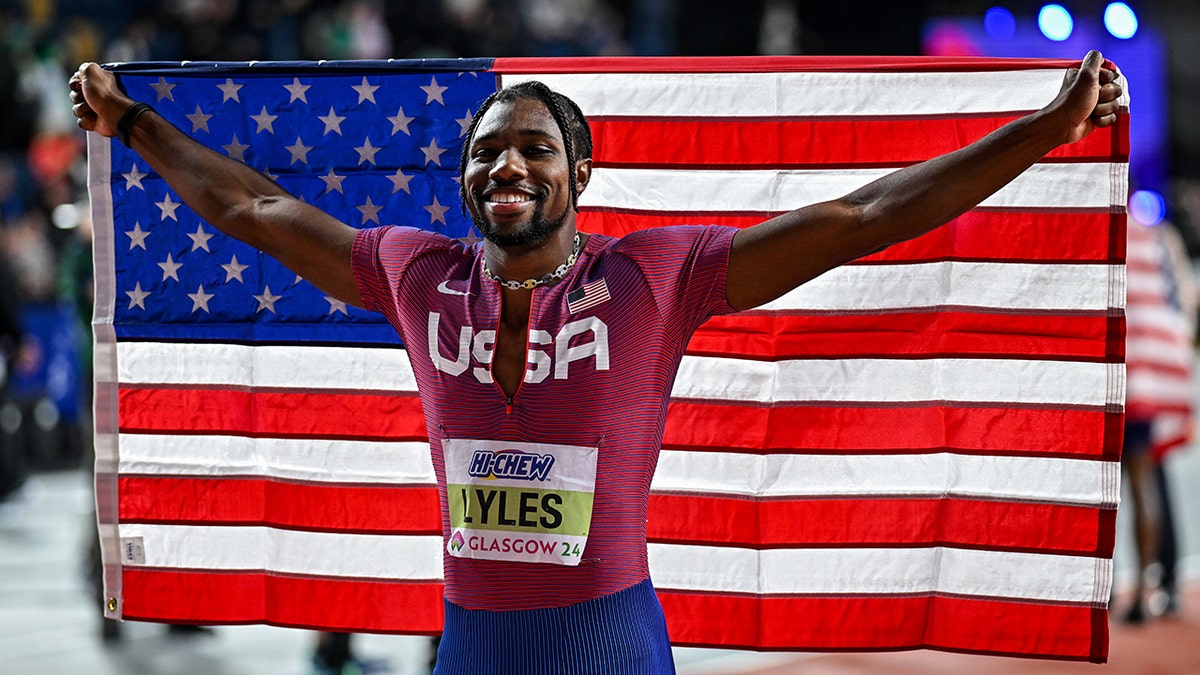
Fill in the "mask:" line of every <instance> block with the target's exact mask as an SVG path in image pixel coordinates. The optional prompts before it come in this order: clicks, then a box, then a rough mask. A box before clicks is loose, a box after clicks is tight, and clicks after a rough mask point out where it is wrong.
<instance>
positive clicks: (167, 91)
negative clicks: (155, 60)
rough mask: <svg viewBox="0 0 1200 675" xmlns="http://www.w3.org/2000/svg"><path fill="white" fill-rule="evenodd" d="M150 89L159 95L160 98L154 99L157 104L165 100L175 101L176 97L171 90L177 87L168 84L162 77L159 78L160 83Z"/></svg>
mask: <svg viewBox="0 0 1200 675" xmlns="http://www.w3.org/2000/svg"><path fill="white" fill-rule="evenodd" d="M150 88H151V89H153V90H154V93H155V94H157V95H158V98H156V99H154V100H155V102H156V103H157V102H158V101H161V100H163V99H164V98H165V99H167V100H168V101H174V100H175V95H174V94H172V93H171V90H172V89H174V88H175V85H174V84H168V83H167V81H166V80H165V79H163V78H161V77H160V78H158V82H156V83H154V84H151V85H150Z"/></svg>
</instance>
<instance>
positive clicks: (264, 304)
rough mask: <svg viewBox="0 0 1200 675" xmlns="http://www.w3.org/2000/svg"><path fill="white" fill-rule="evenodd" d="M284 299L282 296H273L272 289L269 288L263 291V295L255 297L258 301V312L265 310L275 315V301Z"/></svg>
mask: <svg viewBox="0 0 1200 675" xmlns="http://www.w3.org/2000/svg"><path fill="white" fill-rule="evenodd" d="M282 297H283V296H282V295H272V294H271V287H270V286H267V287H266V288H264V289H263V292H262V294H261V295H256V296H254V299H255V300H257V301H258V309H257V310H256V311H259V312H261V311H263V310H264V309H265V310H267V311H268V312H270V313H272V314H274V313H275V301H276V300H278V299H280V298H282Z"/></svg>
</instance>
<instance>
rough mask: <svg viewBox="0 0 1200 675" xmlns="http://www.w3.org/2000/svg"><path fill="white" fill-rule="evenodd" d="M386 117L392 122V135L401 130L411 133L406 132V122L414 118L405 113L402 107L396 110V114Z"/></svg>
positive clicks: (406, 132)
mask: <svg viewBox="0 0 1200 675" xmlns="http://www.w3.org/2000/svg"><path fill="white" fill-rule="evenodd" d="M387 119H388V121H389V122H391V123H392V135H393V136H395V135H396V134H397V133H398V132H401V131H403V132H404V133H405V134H408V135H411V134H409V133H408V123H409V122H411V121H413V120H414V119H416V118H415V117H409V116H408V115H405V114H404V108H400V109H399V110H397V111H396V114H395V115H394V116H393V117H389V118H387Z"/></svg>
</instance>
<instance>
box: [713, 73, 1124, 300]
mask: <svg viewBox="0 0 1200 675" xmlns="http://www.w3.org/2000/svg"><path fill="white" fill-rule="evenodd" d="M1103 63H1104V58H1103V57H1102V56H1101V55H1100V53H1099V52H1096V51H1092V52H1089V53H1088V55H1087V57H1086V58H1085V59H1084V60H1083V63H1082V65H1081V66H1080V67H1079V68H1077V69H1076V68H1072V69H1070V70H1068V71H1067V74H1066V78H1065V80H1064V82H1063V86H1062V90H1061V91H1060V92H1059V94H1058V96H1057V97H1056V98H1055V99H1054V101H1052V102H1051V103H1050V104H1049V105H1047V106H1046V107H1045V108H1043V109H1041V110H1039V111H1038V112H1036V113H1033V114H1031V115H1029V116H1027V117H1024V118H1022V119H1019V120H1016V121H1014V122H1011V123H1010V124H1007V125H1005V126H1004V127H1002V128H1000V129H997V130H996V131H994V132H992V133H991V134H988V135H987V136H985V137H984V138H982V139H980V140H978V141H976V142H975V143H972V144H971V145H968V146H967V147H965V148H962V149H960V150H956V151H954V152H951V153H949V154H946V155H943V156H941V157H936V158H934V159H931V160H928V161H926V162H922V163H920V164H916V165H913V166H910V167H907V168H904V169H901V170H899V171H896V172H894V173H891V174H888V175H887V176H884V177H883V178H880V179H879V180H876V181H874V182H872V183H869V184H867V185H865V186H863V187H862V188H859V189H858V190H855V191H854V192H852V193H850V194H848V195H846V196H845V197H842V198H840V199H835V200H832V201H828V202H821V203H819V204H813V205H810V206H806V207H803V208H800V209H797V210H795V211H792V212H790V213H785V214H784V215H782V216H779V217H777V218H773V219H771V220H768V221H766V222H764V223H760V224H758V225H755V226H754V227H751V228H747V229H745V230H742V231H740V232H738V233H737V235H736V236H735V237H734V239H733V248H732V251H731V253H730V261H729V277H728V283H727V286H726V291H725V295H726V299H727V300H728V301H729V304H730V305H731V306H733V307H734V308H736V309H749V308H751V307H757V306H759V305H761V304H764V303H766V302H770V301H771V300H774V299H775V298H778V297H780V296H781V295H783V294H785V293H787V292H788V291H790V290H792V289H793V288H795V287H797V286H799V285H800V284H802V283H804V282H806V281H808V280H810V279H812V278H814V277H816V276H818V275H820V274H822V273H824V272H825V271H827V270H829V269H832V268H834V267H837V266H838V265H841V264H843V263H846V262H849V261H851V260H854V259H856V258H860V257H862V256H864V255H867V254H869V253H873V252H875V251H878V250H880V249H882V248H885V247H887V246H890V245H891V244H895V243H897V242H900V241H904V240H906V239H911V238H913V237H916V236H919V235H921V234H924V233H925V232H928V231H929V230H932V229H934V228H936V227H938V226H940V225H942V224H943V223H946V222H948V221H950V220H952V219H954V218H956V217H957V216H959V215H961V214H962V213H964V212H966V211H967V210H969V209H971V208H972V207H974V206H975V205H976V204H978V203H979V202H981V201H983V200H984V199H986V198H987V197H988V196H990V195H991V194H992V193H994V192H996V191H997V190H999V189H1000V188H1002V187H1004V186H1005V185H1006V184H1008V183H1009V182H1010V181H1012V180H1013V179H1014V178H1016V177H1017V176H1018V175H1020V174H1021V172H1023V171H1025V170H1026V169H1028V168H1029V167H1030V166H1032V165H1033V164H1034V163H1035V162H1037V161H1038V160H1039V159H1041V158H1042V157H1043V156H1044V155H1045V154H1046V153H1048V152H1050V151H1051V150H1053V149H1054V148H1056V147H1058V146H1059V145H1061V144H1063V143H1074V142H1075V141H1077V140H1079V139H1081V138H1083V137H1084V136H1087V135H1088V134H1089V133H1091V131H1092V129H1094V128H1097V127H1106V126H1109V125H1111V124H1113V123H1114V122H1115V121H1116V119H1117V112H1118V108H1119V100H1118V99H1119V98H1120V96H1121V87H1120V85H1118V84H1117V83H1116V82H1115V80H1116V78H1117V74H1116V73H1115V72H1114V71H1112V70H1109V69H1106V68H1102V67H1101V66H1102V64H1103ZM763 270H770V273H769V274H764V273H763Z"/></svg>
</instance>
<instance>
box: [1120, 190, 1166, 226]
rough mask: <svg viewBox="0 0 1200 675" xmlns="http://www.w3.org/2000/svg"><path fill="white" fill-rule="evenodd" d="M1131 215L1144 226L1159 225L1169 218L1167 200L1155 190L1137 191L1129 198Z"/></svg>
mask: <svg viewBox="0 0 1200 675" xmlns="http://www.w3.org/2000/svg"><path fill="white" fill-rule="evenodd" d="M1129 215H1131V216H1133V219H1134V220H1136V221H1138V222H1139V223H1141V224H1143V225H1157V224H1159V223H1161V222H1162V220H1163V218H1165V217H1166V216H1167V200H1165V199H1163V196H1162V195H1160V194H1159V193H1157V192H1155V191H1154V190H1136V191H1135V192H1134V193H1133V194H1132V195H1130V196H1129Z"/></svg>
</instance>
